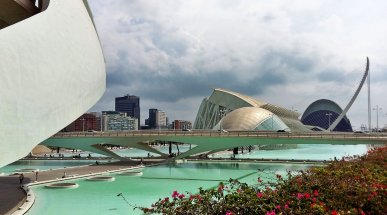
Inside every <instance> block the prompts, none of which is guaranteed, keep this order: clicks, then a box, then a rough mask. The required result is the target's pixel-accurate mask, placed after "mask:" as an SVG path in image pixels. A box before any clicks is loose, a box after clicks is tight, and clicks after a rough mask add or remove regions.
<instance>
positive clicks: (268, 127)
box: [193, 88, 352, 132]
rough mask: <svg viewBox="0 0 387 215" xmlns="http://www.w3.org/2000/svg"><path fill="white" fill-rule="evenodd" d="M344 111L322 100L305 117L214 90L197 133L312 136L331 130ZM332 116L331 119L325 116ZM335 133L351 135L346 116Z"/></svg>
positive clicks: (203, 106) (201, 111)
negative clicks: (204, 131)
mask: <svg viewBox="0 0 387 215" xmlns="http://www.w3.org/2000/svg"><path fill="white" fill-rule="evenodd" d="M341 112H342V109H341V108H340V107H339V106H338V105H337V104H336V103H334V102H332V101H330V100H326V99H321V100H318V101H316V102H313V103H312V104H311V105H310V106H309V107H308V108H307V109H306V111H305V113H304V114H303V116H302V118H301V121H300V120H299V113H297V112H295V111H292V110H289V109H286V108H283V107H280V106H277V105H273V104H270V103H267V102H264V101H261V100H258V99H254V98H252V97H250V96H246V95H243V94H240V93H236V92H232V91H229V90H225V89H220V88H217V89H214V91H213V92H212V94H211V96H209V97H207V98H204V99H203V101H202V103H201V105H200V107H199V111H198V114H197V116H196V119H195V123H194V127H193V128H194V129H205V130H208V129H212V130H226V131H232V130H234V131H253V130H256V131H285V132H290V131H294V132H309V131H324V130H326V129H328V127H329V122H328V121H330V122H333V121H334V120H336V118H337V117H338V116H339V115H340V113H341ZM328 113H329V114H330V116H329V117H330V119H329V117H328V116H327V115H326V114H328ZM334 131H352V126H351V123H350V121H349V119H348V118H347V117H346V116H345V117H344V118H343V119H342V120H341V121H340V123H339V124H338V126H337V127H336V128H335V129H334Z"/></svg>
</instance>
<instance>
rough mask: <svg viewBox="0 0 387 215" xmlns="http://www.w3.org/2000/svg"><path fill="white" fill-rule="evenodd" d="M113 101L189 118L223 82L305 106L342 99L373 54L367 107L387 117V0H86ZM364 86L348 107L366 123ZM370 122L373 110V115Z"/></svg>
mask: <svg viewBox="0 0 387 215" xmlns="http://www.w3.org/2000/svg"><path fill="white" fill-rule="evenodd" d="M89 2H90V6H91V8H92V11H93V13H94V19H95V22H96V26H97V29H98V32H99V36H100V39H101V43H102V46H103V51H104V54H105V58H106V64H107V89H106V92H105V94H104V96H103V97H102V98H101V100H100V101H99V102H98V103H97V104H96V105H95V106H94V107H93V108H92V109H91V110H90V111H102V110H113V109H114V98H115V97H117V96H123V95H125V94H131V95H137V96H139V97H140V99H141V101H140V102H141V124H144V120H145V118H147V117H148V109H149V108H158V109H162V110H164V111H166V112H167V114H168V115H169V117H170V119H185V120H190V121H192V122H193V121H194V119H195V116H196V113H197V110H198V107H199V105H200V102H201V100H202V99H203V98H204V97H206V96H209V95H210V94H211V92H212V90H211V88H217V87H219V88H225V89H229V90H233V91H236V92H240V93H243V94H246V95H250V96H252V97H255V98H258V99H261V100H264V101H267V102H269V103H273V104H277V105H280V106H283V107H286V108H289V109H291V108H292V107H293V108H294V109H296V110H298V112H299V113H302V112H303V111H304V110H305V109H306V108H307V106H308V105H309V104H310V103H312V102H313V101H315V100H317V99H321V98H326V99H331V100H333V101H335V102H336V103H338V104H339V105H340V106H341V107H342V108H344V106H345V105H346V104H347V103H348V102H349V100H350V98H351V97H352V95H353V93H354V91H355V90H356V87H357V85H358V83H359V82H360V80H361V77H362V73H363V72H364V69H365V63H366V57H367V56H368V57H369V58H370V61H371V77H372V78H371V81H372V85H371V88H372V89H371V90H372V107H376V105H379V107H382V108H383V109H382V110H381V111H380V112H379V126H383V125H384V124H385V123H387V115H386V113H387V99H386V95H385V93H386V85H387V52H386V51H387V13H386V10H387V1H385V0H379V1H378V0H375V1H360V0H343V1H335V0H326V1H322V0H321V1H320V0H314V1H307V0H305V1H297V0H294V1H287V0H283V1H281V0H273V1H264V0H251V1H248V0H246V1H237V0H181V1H178V0H176V1H172V0H163V1H158V0H153V1H151V0H138V1H135V0H133V1H132V0H92V1H89ZM366 93H367V91H366V88H364V89H363V90H362V91H361V93H360V95H359V97H358V99H357V101H356V102H355V103H354V105H353V107H352V108H351V109H350V111H349V112H348V114H347V115H348V117H349V118H350V120H351V122H352V125H353V126H355V129H359V128H360V125H361V124H362V123H364V124H366V123H367V95H366ZM372 119H373V125H374V126H376V111H373V115H372Z"/></svg>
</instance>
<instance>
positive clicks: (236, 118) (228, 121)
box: [219, 107, 290, 131]
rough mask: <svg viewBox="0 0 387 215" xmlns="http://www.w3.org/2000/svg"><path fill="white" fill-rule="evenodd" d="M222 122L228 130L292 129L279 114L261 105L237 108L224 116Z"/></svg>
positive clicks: (223, 126)
mask: <svg viewBox="0 0 387 215" xmlns="http://www.w3.org/2000/svg"><path fill="white" fill-rule="evenodd" d="M221 123H222V128H223V129H225V130H227V131H232V130H236V131H253V130H274V131H277V130H290V129H289V127H287V126H286V124H285V123H283V122H282V120H281V119H280V118H279V117H278V116H276V115H275V114H273V113H272V112H270V111H268V110H265V109H263V108H259V107H243V108H239V109H236V110H234V111H232V112H230V113H229V114H227V115H226V116H225V117H223V119H222V120H221ZM219 127H220V126H219Z"/></svg>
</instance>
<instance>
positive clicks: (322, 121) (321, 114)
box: [301, 99, 352, 132]
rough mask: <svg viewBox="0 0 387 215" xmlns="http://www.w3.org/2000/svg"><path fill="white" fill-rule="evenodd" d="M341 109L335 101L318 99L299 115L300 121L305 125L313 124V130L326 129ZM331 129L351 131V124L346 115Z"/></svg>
mask: <svg viewBox="0 0 387 215" xmlns="http://www.w3.org/2000/svg"><path fill="white" fill-rule="evenodd" d="M342 112H343V110H342V109H341V108H340V106H339V105H337V104H336V103H335V102H333V101H331V100H328V99H320V100H317V101H315V102H313V103H312V104H310V105H309V107H308V108H307V109H306V110H305V112H304V114H303V115H302V117H301V122H302V123H303V124H305V125H311V126H315V128H314V130H319V128H320V130H321V128H323V129H324V130H327V129H328V128H329V126H330V125H331V124H332V123H333V122H334V121H335V120H336V119H337V117H338V116H339V115H340V113H342ZM333 131H344V132H352V125H351V122H350V121H349V119H348V118H347V116H344V117H343V119H342V120H341V121H340V122H339V124H338V125H337V126H336V127H335V128H334V129H333Z"/></svg>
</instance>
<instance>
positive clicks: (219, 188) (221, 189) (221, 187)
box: [218, 184, 224, 193]
mask: <svg viewBox="0 0 387 215" xmlns="http://www.w3.org/2000/svg"><path fill="white" fill-rule="evenodd" d="M223 189H224V185H223V184H219V186H218V192H219V193H220V192H222V191H223Z"/></svg>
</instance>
